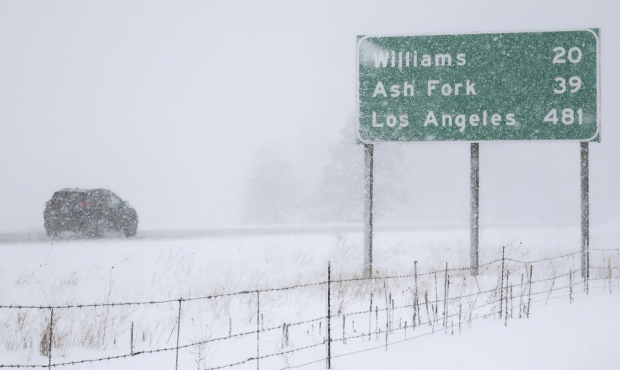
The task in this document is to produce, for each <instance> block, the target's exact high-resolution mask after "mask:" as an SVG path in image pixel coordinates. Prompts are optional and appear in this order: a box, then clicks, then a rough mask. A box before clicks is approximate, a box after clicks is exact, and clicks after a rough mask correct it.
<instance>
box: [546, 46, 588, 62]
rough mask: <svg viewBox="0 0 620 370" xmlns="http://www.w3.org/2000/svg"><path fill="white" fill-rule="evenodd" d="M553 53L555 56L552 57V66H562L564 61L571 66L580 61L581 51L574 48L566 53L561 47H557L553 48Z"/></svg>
mask: <svg viewBox="0 0 620 370" xmlns="http://www.w3.org/2000/svg"><path fill="white" fill-rule="evenodd" d="M553 52H554V53H555V56H554V57H553V64H564V63H566V59H568V61H569V62H571V63H573V64H577V63H579V61H581V56H582V54H581V49H579V48H578V47H576V46H573V47H572V48H570V49H568V53H567V52H566V49H564V48H563V47H561V46H557V47H555V48H553Z"/></svg>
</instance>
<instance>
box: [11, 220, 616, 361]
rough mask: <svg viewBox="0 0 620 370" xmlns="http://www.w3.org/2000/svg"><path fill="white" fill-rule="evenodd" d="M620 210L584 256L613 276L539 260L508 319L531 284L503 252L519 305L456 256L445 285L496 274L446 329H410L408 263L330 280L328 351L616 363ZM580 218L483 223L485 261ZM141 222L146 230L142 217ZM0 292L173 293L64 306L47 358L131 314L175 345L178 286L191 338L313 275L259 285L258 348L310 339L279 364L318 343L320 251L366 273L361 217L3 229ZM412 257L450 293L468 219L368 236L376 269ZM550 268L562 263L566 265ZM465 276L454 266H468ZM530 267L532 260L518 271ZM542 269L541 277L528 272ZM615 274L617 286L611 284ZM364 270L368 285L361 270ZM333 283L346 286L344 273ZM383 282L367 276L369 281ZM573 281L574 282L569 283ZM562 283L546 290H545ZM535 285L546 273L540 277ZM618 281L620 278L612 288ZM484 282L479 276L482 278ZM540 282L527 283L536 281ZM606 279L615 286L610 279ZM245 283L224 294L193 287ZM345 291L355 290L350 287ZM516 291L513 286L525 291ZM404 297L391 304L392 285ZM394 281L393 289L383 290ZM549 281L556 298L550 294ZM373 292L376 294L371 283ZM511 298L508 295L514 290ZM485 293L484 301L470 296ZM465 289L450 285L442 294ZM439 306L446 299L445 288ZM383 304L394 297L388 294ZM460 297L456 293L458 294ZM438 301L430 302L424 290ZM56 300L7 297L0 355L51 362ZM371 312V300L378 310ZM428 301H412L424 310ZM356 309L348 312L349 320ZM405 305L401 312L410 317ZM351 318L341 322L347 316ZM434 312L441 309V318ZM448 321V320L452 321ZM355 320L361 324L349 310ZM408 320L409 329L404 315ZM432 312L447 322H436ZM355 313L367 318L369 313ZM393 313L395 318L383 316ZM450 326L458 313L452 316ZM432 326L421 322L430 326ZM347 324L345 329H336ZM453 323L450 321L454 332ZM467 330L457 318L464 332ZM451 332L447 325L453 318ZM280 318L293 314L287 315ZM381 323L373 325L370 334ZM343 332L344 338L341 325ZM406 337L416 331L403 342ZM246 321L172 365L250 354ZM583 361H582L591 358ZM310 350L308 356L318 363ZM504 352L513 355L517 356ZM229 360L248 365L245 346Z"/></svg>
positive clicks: (93, 344)
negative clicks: (282, 228) (234, 227)
mask: <svg viewBox="0 0 620 370" xmlns="http://www.w3.org/2000/svg"><path fill="white" fill-rule="evenodd" d="M618 226H619V224H618V223H617V222H612V223H610V224H608V225H604V226H601V227H598V228H593V231H592V237H591V246H592V248H593V249H614V250H611V251H597V252H595V251H593V253H592V266H595V267H597V268H598V267H600V269H599V270H600V271H598V270H597V271H595V272H593V275H596V276H593V277H604V276H606V275H605V274H606V273H607V268H611V271H612V274H613V277H614V278H613V279H607V278H603V279H602V280H598V281H593V282H592V283H591V285H590V286H591V290H590V294H589V295H586V294H585V292H583V290H584V289H583V288H584V286H583V285H579V284H580V282H581V280H580V278H579V276H563V275H565V274H566V272H567V271H575V270H578V268H579V266H580V259H579V254H578V253H577V254H571V255H569V256H567V257H563V258H561V259H555V260H552V261H547V262H541V263H538V264H535V267H534V268H535V273H534V275H535V277H537V278H542V277H544V276H547V277H550V278H553V277H555V276H558V279H557V280H558V281H557V282H556V279H552V280H551V279H550V280H549V281H548V284H547V285H546V286H545V288H544V289H545V292H546V290H547V289H549V295H547V294H546V293H545V294H542V295H539V296H537V297H536V298H535V299H534V300H533V301H534V303H533V304H532V308H531V318H530V319H521V320H519V319H516V317H518V316H519V314H520V313H521V310H522V309H523V307H524V304H522V303H521V302H517V301H519V298H521V299H523V297H524V294H525V293H524V292H526V290H525V285H524V286H521V288H523V289H521V290H519V289H518V284H519V282H520V279H523V277H521V275H520V274H523V272H522V271H521V270H519V269H522V268H523V266H522V265H523V264H521V263H517V262H511V261H508V260H507V263H506V270H507V271H510V270H512V271H513V275H512V276H513V278H512V280H510V282H511V284H515V293H514V298H513V300H512V301H511V302H512V303H511V307H512V308H513V309H514V310H515V312H514V313H513V316H512V318H511V319H510V320H509V321H508V327H505V322H504V321H503V320H502V319H500V318H499V316H498V315H497V312H498V310H499V308H498V307H497V302H498V298H497V297H496V294H497V289H496V286H497V284H498V276H499V275H500V272H499V266H500V265H499V264H497V263H495V264H494V265H492V266H490V267H489V268H488V269H487V270H482V271H481V276H480V277H479V278H478V279H477V280H475V281H474V280H472V279H471V278H468V277H467V276H466V275H467V274H459V273H458V272H457V271H455V272H450V274H451V275H452V276H451V279H452V280H451V282H450V284H453V285H452V286H453V288H451V290H450V292H453V293H455V292H456V291H457V290H458V291H459V292H460V294H462V295H466V293H468V292H470V291H472V289H474V288H473V287H475V286H476V285H478V289H480V287H488V288H490V289H496V290H495V291H494V292H491V293H488V294H487V296H486V297H484V299H488V300H490V301H491V303H490V304H489V305H488V306H487V307H486V308H484V309H483V310H478V311H470V312H473V313H474V317H475V319H474V320H473V323H470V322H468V320H466V319H462V320H460V322H461V323H462V325H461V326H462V328H460V330H459V325H458V324H459V320H456V319H454V318H453V319H452V320H451V322H450V323H449V324H448V329H445V328H443V329H439V328H435V326H434V325H433V326H432V331H434V332H435V333H434V334H433V335H422V336H421V337H419V338H416V339H413V340H411V338H412V336H415V335H416V333H418V335H420V334H422V333H426V332H428V330H430V329H429V328H431V326H428V325H427V326H425V327H424V329H422V328H421V327H420V328H417V329H416V330H418V331H417V332H412V331H411V329H410V325H411V319H410V317H411V314H410V309H409V311H407V308H404V309H402V310H399V309H398V306H399V305H402V306H403V307H405V306H407V304H410V303H411V302H412V294H413V279H412V278H402V279H392V280H390V281H389V282H388V285H387V286H386V285H383V286H381V283H379V284H378V285H377V286H374V287H371V288H368V287H367V286H363V284H364V282H361V283H360V282H350V283H342V284H335V285H333V287H332V289H333V291H332V297H333V303H332V307H333V312H332V316H334V319H333V321H334V323H333V325H334V327H335V328H337V329H334V333H333V336H332V338H335V339H336V340H338V341H337V342H335V343H334V344H333V353H332V355H333V357H334V358H333V362H332V365H333V367H334V368H337V369H365V368H367V369H384V368H410V367H412V366H425V367H428V368H453V367H456V366H462V367H463V368H470V367H472V368H473V367H474V365H475V366H476V368H491V367H492V366H493V368H496V367H498V366H499V367H501V368H513V367H514V368H516V367H517V366H519V367H520V368H528V366H529V367H530V368H563V369H572V368H575V369H577V368H579V369H581V368H584V367H590V365H594V364H596V365H597V366H598V368H601V369H612V368H617V364H618V363H619V362H618V357H617V355H616V354H614V353H613V352H612V351H611V350H610V349H611V348H613V347H614V346H615V347H617V346H618V345H619V344H620V336H619V335H620V334H619V333H620V331H618V329H620V328H619V326H620V320H619V319H618V318H617V317H618V316H617V312H620V310H619V309H620V294H618V293H620V288H618V270H617V267H618V258H619V253H618V252H617V251H616V250H615V249H617V248H620V244H619V240H620V239H619V235H620V232H619V231H618V230H619V229H620V228H619V227H618ZM579 232H580V231H579V229H578V228H571V227H564V228H513V229H508V228H495V229H483V230H482V234H481V245H480V252H481V253H480V262H481V263H482V264H484V263H486V262H490V261H495V260H497V259H500V258H501V255H502V247H505V248H506V255H507V257H508V258H509V259H511V260H519V261H531V260H537V259H541V258H549V257H556V256H560V255H565V254H570V253H573V252H578V251H579V249H580V234H579ZM147 234H148V233H147ZM0 254H1V255H2V256H3V259H2V260H1V261H0V297H1V298H0V305H2V306H4V307H6V306H65V305H67V306H75V305H88V304H105V303H123V302H125V303H140V302H151V301H167V300H170V301H171V302H164V303H160V304H156V305H140V306H136V305H131V306H103V307H87V308H83V307H72V308H65V309H63V308H57V309H55V312H54V315H55V325H56V326H55V328H56V329H55V330H56V331H55V335H54V340H55V341H56V342H57V345H56V347H55V349H54V350H53V352H52V354H53V363H63V362H70V361H79V360H81V359H92V358H100V357H108V356H116V355H120V356H123V355H126V354H127V353H130V351H131V350H130V349H129V348H130V346H131V344H130V337H131V327H132V325H133V324H135V329H134V346H135V349H134V353H135V352H139V351H149V350H157V349H168V348H173V347H175V345H176V325H177V320H176V319H177V313H178V311H179V309H178V302H177V300H178V299H180V298H183V299H184V300H187V302H186V301H184V302H183V309H182V314H183V318H182V321H181V328H182V329H181V332H182V333H183V335H181V336H180V338H179V340H180V343H181V344H184V343H196V342H200V341H202V340H204V339H208V340H210V341H212V340H213V339H216V338H220V337H227V336H233V337H234V336H235V335H236V334H240V333H244V332H251V331H253V330H256V328H257V326H256V307H257V302H256V298H257V297H255V294H253V293H252V292H253V291H255V290H257V289H270V288H278V287H289V286H293V285H304V284H314V283H317V282H318V283H319V284H317V285H311V286H310V287H306V288H298V289H295V290H290V291H289V290H287V291H282V292H280V291H276V292H273V291H272V292H268V293H265V294H261V296H260V304H259V306H260V310H261V317H262V318H261V320H262V323H261V325H262V328H261V330H262V329H264V328H267V329H269V328H274V329H273V330H271V331H267V332H266V333H262V334H261V337H260V338H261V339H260V344H261V349H260V351H261V352H260V353H261V354H263V355H264V354H267V353H279V352H286V351H287V350H289V349H296V348H299V347H304V346H315V347H312V348H310V349H308V350H305V351H299V352H292V353H290V354H288V355H280V356H273V357H272V358H267V359H264V360H262V362H261V365H262V366H261V368H284V367H287V366H295V365H299V364H302V363H305V362H310V361H312V360H313V359H317V358H318V359H321V358H322V357H325V346H324V345H323V341H324V337H325V326H324V324H323V323H324V320H321V319H322V318H323V317H324V316H325V314H326V312H325V311H326V309H325V298H326V294H325V292H326V289H325V288H326V287H325V286H324V284H320V283H321V282H324V281H326V279H327V264H328V262H330V263H331V266H332V280H342V279H350V278H356V277H359V276H360V273H361V269H362V262H363V258H362V256H363V243H362V234H361V233H359V232H356V231H351V230H345V231H341V232H338V231H334V230H331V231H329V232H326V231H323V232H317V231H316V230H315V231H314V232H308V233H290V234H263V235H252V234H249V233H246V234H245V235H238V236H235V235H227V236H221V235H213V236H204V235H202V236H201V235H194V237H186V238H162V237H157V238H155V237H153V238H149V237H144V236H142V237H141V236H140V234H139V235H138V237H137V238H136V239H130V240H116V239H106V240H79V239H77V240H63V241H55V242H49V241H26V242H5V243H4V244H0ZM414 261H417V262H418V264H417V267H418V272H419V274H420V275H422V274H424V273H425V272H430V271H438V272H439V273H438V275H439V280H440V283H439V287H440V288H439V293H437V288H436V285H435V288H434V289H435V291H433V284H437V283H433V278H436V277H435V276H433V275H429V276H427V277H426V280H424V279H423V278H420V295H422V293H421V292H422V291H424V289H426V290H427V292H428V293H429V295H431V296H432V297H431V299H429V300H431V301H432V300H433V299H435V297H436V296H437V295H438V296H441V295H442V294H443V293H442V291H443V285H442V284H443V283H442V282H441V279H443V271H444V269H445V268H446V263H447V264H448V266H449V268H450V269H452V268H458V267H467V266H468V263H469V231H468V230H467V229H433V230H410V231H407V230H400V231H395V230H392V231H383V232H377V234H376V238H375V245H374V266H373V267H374V271H375V276H378V277H385V276H409V277H412V276H413V275H412V274H413V273H414ZM559 276H563V277H562V278H559ZM570 278H572V279H573V282H574V294H573V297H574V302H573V303H572V304H571V303H569V298H568V296H567V295H568V289H569V288H568V286H569V285H567V284H569V281H570ZM461 279H462V280H461ZM525 280H527V276H526V277H525ZM534 280H536V279H534ZM610 283H611V284H612V286H610ZM360 284H362V285H360ZM339 285H340V286H339ZM375 285H376V284H375ZM571 286H572V285H571ZM554 287H555V288H558V287H564V288H565V289H564V290H562V291H558V292H557V294H555V293H554V295H553V296H559V297H561V298H557V299H553V296H551V291H552V290H553V289H554ZM539 289H542V288H539ZM614 289H615V290H617V291H618V292H616V291H614ZM481 290H482V289H481ZM534 290H536V288H535V289H534ZM610 290H611V292H612V294H611V295H610V294H609V293H610ZM243 291H248V292H249V293H243V294H239V295H233V296H224V297H220V298H217V299H207V300H195V301H189V300H191V299H196V298H200V297H206V296H212V295H218V294H227V293H234V292H243ZM351 292H352V293H351ZM373 292H374V293H375V296H374V303H373V304H371V306H372V305H375V306H376V307H375V308H378V309H377V310H376V312H374V311H373V313H372V314H371V315H370V317H369V314H364V315H361V316H362V317H360V315H358V316H356V315H355V312H357V311H358V310H359V309H360V307H364V309H366V308H365V307H367V306H368V298H369V294H370V293H373ZM519 292H520V293H519ZM388 294H389V296H390V299H392V300H393V301H394V302H393V303H392V306H396V307H397V309H392V310H390V309H389V307H390V304H386V300H387V299H388ZM392 294H393V296H394V297H393V298H392ZM550 296H551V299H546V298H549V297H550ZM371 300H372V298H371ZM515 302H516V303H515ZM478 303H480V302H478ZM468 304H471V300H468V299H464V300H459V301H458V303H456V302H455V303H453V304H452V305H451V306H449V307H448V309H449V310H452V311H451V313H452V314H453V315H455V314H456V311H455V310H456V307H459V305H462V306H463V315H464V317H465V315H466V312H467V309H466V308H465V306H467V305H468ZM438 306H439V307H435V309H437V308H438V309H439V311H440V312H439V316H441V310H442V306H441V305H439V304H438ZM386 307H388V309H387V310H385V308H386ZM459 309H460V308H459ZM431 310H432V303H431ZM386 311H387V313H388V315H387V317H388V319H387V321H389V322H390V325H393V327H394V328H395V329H396V330H394V331H393V332H390V337H389V346H388V351H387V352H386V351H385V349H383V348H379V349H376V350H372V351H369V352H361V353H359V354H355V355H350V356H345V357H338V356H340V355H342V354H345V353H350V352H356V351H358V350H359V351H366V350H368V349H371V348H374V347H382V346H383V345H384V342H385V341H384V339H382V338H383V337H382V335H384V331H383V332H381V328H384V327H385V324H386V319H384V316H385V314H386ZM49 314H50V310H49V309H46V308H42V309H34V308H31V309H23V308H22V309H17V308H2V309H0V320H1V321H2V324H3V325H2V326H0V342H2V347H0V364H22V365H25V364H37V365H41V366H44V365H47V364H48V358H47V357H45V356H41V354H40V346H41V341H42V339H44V336H45V333H46V328H47V324H48V323H49ZM373 315H376V317H375V316H373ZM423 315H425V314H424V313H420V316H421V317H422V318H424V317H423ZM306 320H307V321H308V323H306V324H303V325H298V326H296V325H293V326H292V327H291V328H290V334H286V337H288V336H289V335H290V338H289V339H290V342H291V343H287V344H286V345H285V344H284V338H285V332H284V329H283V327H282V326H283V325H284V324H286V323H295V322H299V321H306ZM355 320H357V323H356V322H355ZM407 320H408V322H409V323H408V324H407ZM345 321H346V323H345ZM439 321H441V319H439ZM455 322H456V325H455ZM356 325H357V326H356ZM407 325H409V329H403V326H404V327H407ZM437 325H441V324H437ZM362 328H363V329H362ZM391 328H392V326H391ZM455 328H456V329H455ZM424 330H426V331H424ZM345 331H346V334H345ZM366 331H368V332H371V333H373V335H372V338H370V339H365V338H364V337H363V336H362V337H361V338H355V337H356V336H358V337H359V336H360V335H359V334H358V333H363V332H366ZM453 331H455V334H454V335H452V332H453ZM459 331H460V333H459ZM446 332H447V333H448V334H446ZM287 333H288V329H287ZM379 333H381V334H379ZM346 337H349V339H348V341H346V344H345V343H344V342H345V341H344V340H343V338H346ZM404 339H410V340H407V341H405V342H402V343H398V342H400V341H402V340H404ZM256 347H257V341H256V337H255V335H251V336H240V337H239V338H237V339H235V340H222V341H216V342H208V343H205V344H203V345H201V346H192V347H189V348H186V349H184V350H182V351H180V352H179V368H192V367H193V368H210V367H217V366H223V365H226V364H231V363H234V362H240V361H243V360H247V359H249V358H251V357H252V356H254V355H255V354H256ZM175 355H176V353H175V351H164V352H162V353H154V354H143V355H140V356H135V357H130V358H123V359H116V360H110V361H112V362H109V361H104V362H98V363H94V364H91V363H87V364H80V365H79V368H88V369H99V368H102V369H104V368H110V367H114V368H130V367H133V368H135V367H144V366H149V368H153V369H155V368H162V369H172V367H173V366H175V361H176V359H175ZM584 364H586V365H584ZM324 366H325V363H324V362H322V361H319V362H317V363H315V364H312V365H309V366H308V368H317V369H318V368H323V367H324ZM510 366H513V367H510ZM233 368H256V362H255V361H248V362H246V363H244V364H241V365H239V366H236V367H233Z"/></svg>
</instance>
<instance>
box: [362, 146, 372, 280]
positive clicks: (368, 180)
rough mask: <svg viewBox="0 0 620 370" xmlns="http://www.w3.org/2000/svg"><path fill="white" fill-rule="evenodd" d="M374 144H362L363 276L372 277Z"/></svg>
mask: <svg viewBox="0 0 620 370" xmlns="http://www.w3.org/2000/svg"><path fill="white" fill-rule="evenodd" d="M373 152H374V145H372V144H366V145H364V156H365V162H366V166H365V170H364V184H365V192H364V194H365V197H364V198H365V202H364V277H366V278H370V277H372V230H373V225H372V216H373V175H374V168H373V167H374V163H373V156H374V153H373Z"/></svg>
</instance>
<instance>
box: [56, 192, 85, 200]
mask: <svg viewBox="0 0 620 370" xmlns="http://www.w3.org/2000/svg"><path fill="white" fill-rule="evenodd" d="M82 196H83V194H82V193H78V192H75V191H57V192H56V193H54V196H53V197H52V200H53V201H54V202H58V203H77V202H78V201H79V200H80V199H81V198H82Z"/></svg>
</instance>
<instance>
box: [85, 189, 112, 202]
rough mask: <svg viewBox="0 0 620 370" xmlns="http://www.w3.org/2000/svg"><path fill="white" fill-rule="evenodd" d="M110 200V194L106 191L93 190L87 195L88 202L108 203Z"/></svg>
mask: <svg viewBox="0 0 620 370" xmlns="http://www.w3.org/2000/svg"><path fill="white" fill-rule="evenodd" d="M108 198H109V193H108V192H107V191H105V190H91V191H89V192H88V193H86V201H87V202H93V203H102V202H106V201H107V200H108Z"/></svg>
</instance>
